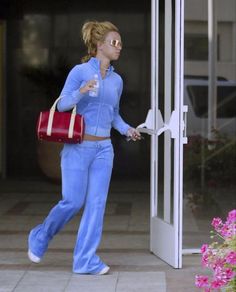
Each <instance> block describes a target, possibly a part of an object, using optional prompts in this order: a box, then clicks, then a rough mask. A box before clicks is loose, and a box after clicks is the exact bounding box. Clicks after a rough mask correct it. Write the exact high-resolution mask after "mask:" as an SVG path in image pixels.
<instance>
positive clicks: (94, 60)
mask: <svg viewBox="0 0 236 292" xmlns="http://www.w3.org/2000/svg"><path fill="white" fill-rule="evenodd" d="M88 63H89V64H90V65H91V66H92V67H93V68H94V69H95V70H96V71H99V70H100V63H101V61H100V60H99V59H97V58H95V57H92V58H91V59H90V60H89V61H88ZM112 71H114V67H113V66H112V65H110V66H109V67H108V69H107V73H108V74H110V73H111V72H112Z"/></svg>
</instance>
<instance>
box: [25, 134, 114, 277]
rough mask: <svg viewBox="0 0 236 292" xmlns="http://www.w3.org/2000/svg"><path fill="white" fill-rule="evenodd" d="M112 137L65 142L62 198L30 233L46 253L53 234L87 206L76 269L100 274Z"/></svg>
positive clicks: (38, 251)
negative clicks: (100, 248)
mask: <svg viewBox="0 0 236 292" xmlns="http://www.w3.org/2000/svg"><path fill="white" fill-rule="evenodd" d="M113 157H114V152H113V147H112V144H111V140H110V139H107V140H102V141H84V142H83V143H81V144H65V146H64V148H63V150H62V153H61V169H62V200H60V201H59V202H58V204H57V205H56V206H55V207H54V208H52V210H51V211H50V213H49V214H48V216H47V217H46V219H45V220H44V222H43V223H42V224H40V225H38V226H36V227H35V228H33V229H32V230H31V232H30V234H29V239H28V244H29V248H30V250H31V251H32V252H33V253H34V254H35V255H36V256H38V257H42V256H43V255H44V253H45V252H46V250H47V248H48V244H49V242H50V240H51V239H52V238H53V236H54V235H55V234H56V233H57V232H59V231H60V230H61V229H62V228H63V226H64V225H65V224H66V223H67V222H68V221H69V220H70V219H72V217H73V216H74V215H76V214H77V213H78V212H79V210H80V209H81V208H82V207H84V210H83V216H82V219H81V222H80V227H79V230H78V235H77V240H76V244H75V248H74V262H73V272H75V273H82V274H83V273H90V274H97V273H98V272H99V271H101V270H102V269H103V268H104V267H105V266H106V265H105V264H104V263H103V262H102V261H101V259H100V258H99V256H98V255H96V250H97V248H98V246H99V243H100V240H101V235H102V227H103V217H104V211H105V206H106V199H107V194H108V189H109V184H110V178H111V173H112V166H113Z"/></svg>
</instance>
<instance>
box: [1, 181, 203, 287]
mask: <svg viewBox="0 0 236 292" xmlns="http://www.w3.org/2000/svg"><path fill="white" fill-rule="evenodd" d="M59 199H60V185H59V184H53V183H50V182H47V181H30V182H29V181H0V292H10V291H17V292H20V291H21V292H44V291H45V292H60V291H66V292H73V291H76V292H95V291H96V292H146V291H147V292H169V291H173V292H184V291H186V292H194V291H199V289H196V288H195V287H194V277H195V275H196V274H197V273H202V272H203V271H202V269H201V266H200V256H184V259H183V263H184V264H183V269H180V270H175V269H173V268H171V267H170V266H169V265H167V264H166V263H164V262H163V261H161V260H160V259H159V258H158V257H156V256H155V255H153V254H151V253H150V252H149V184H148V182H140V181H123V182H120V181H113V182H112V184H111V188H110V194H109V199H108V203H107V208H106V214H105V220H104V232H103V238H102V242H101V245H100V247H99V250H98V254H99V255H100V256H101V258H102V259H103V260H104V262H106V263H107V264H108V265H109V266H111V271H110V273H109V274H108V275H104V276H91V275H76V274H73V273H72V272H71V266H72V255H73V246H74V242H75V238H76V231H77V228H78V224H79V220H80V217H81V214H78V216H76V217H75V218H74V219H73V220H72V221H70V222H69V223H68V225H67V226H66V227H65V228H64V229H63V230H62V231H61V232H60V233H59V234H58V235H57V236H55V238H54V239H53V241H52V243H51V245H50V247H49V249H48V252H47V253H46V255H45V257H44V259H43V261H42V262H41V263H40V264H38V265H36V264H33V263H30V262H29V260H28V258H27V236H28V231H29V230H30V229H31V228H32V227H33V226H35V225H36V224H39V223H40V222H41V221H42V220H43V218H44V217H45V216H46V215H47V213H48V211H49V210H50V208H51V207H52V206H53V205H54V204H55V203H56V202H57V201H58V200H59ZM199 292H200V291H199Z"/></svg>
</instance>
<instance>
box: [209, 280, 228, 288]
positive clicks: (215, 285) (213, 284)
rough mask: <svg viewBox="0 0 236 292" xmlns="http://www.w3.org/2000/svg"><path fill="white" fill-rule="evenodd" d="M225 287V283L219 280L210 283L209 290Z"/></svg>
mask: <svg viewBox="0 0 236 292" xmlns="http://www.w3.org/2000/svg"><path fill="white" fill-rule="evenodd" d="M224 285H225V283H224V282H223V281H221V280H215V281H212V282H211V288H213V289H218V288H221V287H223V286H224Z"/></svg>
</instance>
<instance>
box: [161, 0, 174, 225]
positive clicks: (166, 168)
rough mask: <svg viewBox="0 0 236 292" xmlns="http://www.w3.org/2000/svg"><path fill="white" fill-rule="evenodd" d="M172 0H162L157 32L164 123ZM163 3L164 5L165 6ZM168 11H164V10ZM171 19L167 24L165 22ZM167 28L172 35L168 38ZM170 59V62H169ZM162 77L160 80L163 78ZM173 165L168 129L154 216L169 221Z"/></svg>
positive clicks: (170, 88) (170, 76)
mask: <svg viewBox="0 0 236 292" xmlns="http://www.w3.org/2000/svg"><path fill="white" fill-rule="evenodd" d="M174 3H175V1H174V0H173V1H162V2H160V4H159V5H161V7H164V8H163V9H164V11H163V10H161V13H160V23H159V27H160V33H159V41H160V44H159V100H158V108H159V110H160V111H161V114H162V116H163V119H164V122H165V123H168V122H169V120H170V117H171V114H172V111H173V110H174V106H175V104H174V64H175V43H174V39H175V19H174V14H175V5H174ZM165 5H166V7H165ZM169 8H170V9H171V11H168V9H169ZM165 18H167V19H168V21H169V20H170V19H172V21H171V26H169V23H168V21H167V20H166V19H165ZM170 31H171V35H172V37H169V35H170ZM170 60H171V62H170ZM163 78H164V79H163ZM173 166H174V140H173V139H172V138H171V133H170V131H167V132H165V133H164V134H162V135H161V136H159V137H158V217H159V218H162V219H163V220H165V221H166V222H168V223H172V222H173V197H174V194H173V191H174V190H173V184H174V176H173Z"/></svg>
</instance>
